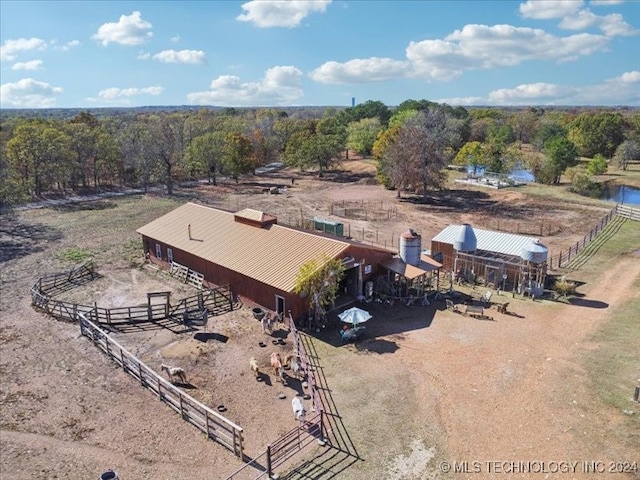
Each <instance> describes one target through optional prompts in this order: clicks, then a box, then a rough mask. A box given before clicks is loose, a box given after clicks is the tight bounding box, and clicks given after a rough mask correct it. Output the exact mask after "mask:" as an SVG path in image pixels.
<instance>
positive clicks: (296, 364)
mask: <svg viewBox="0 0 640 480" xmlns="http://www.w3.org/2000/svg"><path fill="white" fill-rule="evenodd" d="M284 364H285V365H289V368H290V369H291V371H292V372H293V374H294V375H295V377H296V378H300V374H301V373H302V366H301V365H300V357H298V355H296V354H294V353H290V354H288V355H287V356H285V357H284Z"/></svg>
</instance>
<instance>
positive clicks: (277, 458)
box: [226, 312, 325, 480]
mask: <svg viewBox="0 0 640 480" xmlns="http://www.w3.org/2000/svg"><path fill="white" fill-rule="evenodd" d="M284 318H285V319H286V323H287V324H288V325H287V326H288V327H289V330H290V331H291V336H292V341H293V345H294V351H295V352H296V353H297V354H298V357H300V365H301V367H302V369H303V370H304V372H305V378H306V381H307V385H308V388H309V392H311V393H310V397H311V405H312V406H313V411H314V412H315V413H316V415H315V416H314V417H313V418H311V419H310V420H307V422H306V425H307V426H306V427H305V428H304V429H301V428H300V427H296V428H295V429H293V430H290V431H289V432H287V433H285V434H284V435H282V436H281V437H280V438H278V439H277V440H276V441H274V442H272V443H270V444H269V445H268V446H267V449H266V450H265V451H264V452H262V453H261V454H260V455H258V456H257V457H255V458H253V459H252V460H251V461H250V462H248V463H246V464H245V465H243V466H242V467H241V468H239V469H238V470H236V471H235V472H233V473H232V474H231V475H229V476H228V477H227V478H226V480H237V479H239V478H241V477H242V478H251V479H252V480H257V479H259V478H262V477H264V476H265V475H267V476H268V477H269V478H271V475H272V474H273V469H275V468H276V467H278V466H280V465H282V463H283V462H285V461H286V460H288V459H289V458H291V457H293V456H294V455H295V454H297V453H298V452H300V451H301V450H302V449H303V448H304V447H306V446H307V445H309V443H311V442H312V441H313V440H314V439H315V440H319V441H323V442H324V441H325V437H324V433H325V432H324V410H323V407H322V402H321V401H320V396H319V394H318V387H317V383H316V378H315V374H314V368H313V366H312V363H311V362H310V361H309V355H308V354H307V351H306V349H305V347H304V342H302V339H301V338H300V332H299V331H298V329H297V328H296V324H295V322H294V321H293V317H292V316H291V313H290V312H289V316H288V318H287V317H286V316H285V317H284ZM260 459H264V463H265V464H264V465H263V464H262V463H261V462H260ZM249 468H253V469H257V470H258V471H259V472H260V473H259V474H258V475H257V476H252V475H255V472H253V473H250V472H247V470H248V469H249Z"/></svg>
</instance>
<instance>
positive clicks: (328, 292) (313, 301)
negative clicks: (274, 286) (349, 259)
mask: <svg viewBox="0 0 640 480" xmlns="http://www.w3.org/2000/svg"><path fill="white" fill-rule="evenodd" d="M343 276H344V265H343V264H342V262H341V261H340V260H338V259H335V258H330V257H328V256H326V255H324V256H323V257H321V258H318V259H312V260H309V261H307V262H305V263H303V264H302V265H301V266H300V270H298V273H297V275H296V282H295V286H294V288H293V291H294V292H295V293H297V294H299V295H301V296H303V297H305V298H306V299H307V302H308V304H309V311H310V312H311V313H312V315H313V317H314V319H315V321H316V323H318V322H321V321H322V320H323V319H324V317H325V314H326V310H327V307H328V306H329V305H332V304H333V303H334V302H335V299H336V296H337V294H338V286H339V284H340V280H342V277H343Z"/></svg>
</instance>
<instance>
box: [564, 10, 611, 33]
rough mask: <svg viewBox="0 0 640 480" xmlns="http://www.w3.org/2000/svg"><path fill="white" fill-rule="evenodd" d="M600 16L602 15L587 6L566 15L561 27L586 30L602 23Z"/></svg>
mask: <svg viewBox="0 0 640 480" xmlns="http://www.w3.org/2000/svg"><path fill="white" fill-rule="evenodd" d="M600 18H602V17H599V16H598V15H596V14H594V13H593V12H592V11H591V10H589V9H588V8H585V9H584V10H580V11H579V12H577V13H576V14H574V15H570V16H568V17H564V18H563V19H562V20H561V21H560V24H559V27H560V28H564V29H566V30H585V29H587V28H589V27H591V26H593V25H597V24H598V23H600Z"/></svg>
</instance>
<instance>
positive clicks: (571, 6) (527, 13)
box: [520, 0, 584, 20]
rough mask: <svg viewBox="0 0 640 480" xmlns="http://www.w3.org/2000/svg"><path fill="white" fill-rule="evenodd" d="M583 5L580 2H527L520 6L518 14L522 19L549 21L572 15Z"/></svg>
mask: <svg viewBox="0 0 640 480" xmlns="http://www.w3.org/2000/svg"><path fill="white" fill-rule="evenodd" d="M583 5H584V2H583V1H582V0H527V1H526V2H525V3H521V4H520V14H521V15H522V16H523V17H524V18H533V19H536V20H550V19H552V18H564V17H566V16H568V15H573V14H575V13H576V12H577V11H579V10H580V9H581V8H582V7H583Z"/></svg>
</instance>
